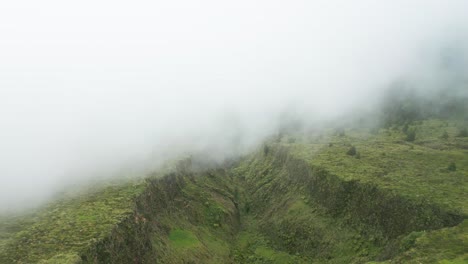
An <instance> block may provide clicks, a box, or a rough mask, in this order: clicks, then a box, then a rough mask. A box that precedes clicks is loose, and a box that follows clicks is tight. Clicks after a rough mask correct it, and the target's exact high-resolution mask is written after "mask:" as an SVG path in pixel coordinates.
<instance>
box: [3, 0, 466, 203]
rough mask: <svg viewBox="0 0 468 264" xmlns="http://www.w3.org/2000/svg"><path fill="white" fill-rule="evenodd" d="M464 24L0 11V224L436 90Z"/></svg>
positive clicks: (155, 9)
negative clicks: (165, 164)
mask: <svg viewBox="0 0 468 264" xmlns="http://www.w3.org/2000/svg"><path fill="white" fill-rule="evenodd" d="M166 2H167V3H166ZM466 10H468V2H466V1H455V0H453V1H447V0H445V1H442V0H440V1H422V0H420V1H417V0H414V1H403V0H398V1H385V2H384V1H370V0H369V1H243V0H241V1H188V0H183V1H182V0H178V1H165V2H164V1H134V2H129V1H86V0H85V1H78V2H74V3H69V2H64V1H50V0H46V1H10V2H8V3H2V4H0V210H4V209H7V208H15V207H17V206H24V205H27V204H33V203H35V202H37V201H40V200H42V199H45V198H46V197H48V196H49V195H51V194H52V193H53V192H54V191H56V190H57V189H59V188H60V187H61V186H63V185H64V184H70V183H75V182H76V183H77V182H82V181H84V180H87V179H89V178H92V177H95V176H96V175H98V174H112V173H114V172H115V171H116V170H119V169H120V168H123V167H132V166H137V165H136V164H138V166H141V165H142V164H154V163H158V162H161V161H163V160H165V159H168V158H173V157H176V156H177V155H180V154H181V153H187V152H199V151H205V150H207V152H209V153H211V155H212V156H213V158H222V157H224V156H229V155H231V154H233V153H239V152H242V151H245V150H247V149H248V148H249V147H251V146H254V145H255V144H257V143H259V142H260V141H261V140H262V139H264V138H265V137H266V136H268V135H269V134H271V133H274V132H275V131H276V129H277V127H278V120H279V116H281V115H282V114H283V113H284V112H285V111H297V112H299V113H302V114H301V116H302V117H303V119H304V121H312V120H317V119H327V118H332V117H334V116H336V115H339V114H342V113H345V112H346V111H348V110H349V109H351V108H353V107H356V106H359V107H366V106H368V105H372V104H373V103H375V100H374V99H373V98H378V96H379V95H380V94H381V91H382V87H385V86H386V85H387V84H388V83H390V82H392V81H393V80H395V79H397V78H401V77H402V76H420V77H421V78H423V79H425V80H430V76H433V75H432V74H428V73H431V72H432V71H433V68H432V67H433V66H431V65H434V62H435V61H437V60H438V59H437V58H439V56H440V50H443V48H444V47H448V46H451V45H452V46H453V45H455V46H457V50H458V49H460V50H464V48H463V47H464V46H463V45H460V43H466V36H467V33H468V31H467V27H466V25H468V21H467V20H468V17H467V16H466ZM457 43H458V44H457ZM465 54H466V53H465ZM463 58H466V56H465V57H463ZM464 63H466V61H464V62H463V64H462V66H465V65H466V64H464ZM460 68H463V67H461V66H459V67H458V68H457V69H458V70H460ZM463 69H464V68H463ZM462 71H463V70H462ZM428 82H429V81H428Z"/></svg>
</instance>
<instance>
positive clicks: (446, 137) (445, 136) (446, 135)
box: [440, 131, 449, 139]
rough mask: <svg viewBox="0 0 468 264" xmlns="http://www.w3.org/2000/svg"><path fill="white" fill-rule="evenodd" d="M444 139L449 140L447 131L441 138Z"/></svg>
mask: <svg viewBox="0 0 468 264" xmlns="http://www.w3.org/2000/svg"><path fill="white" fill-rule="evenodd" d="M440 137H441V138H442V139H448V138H449V135H448V133H447V131H444V133H442V136H440Z"/></svg>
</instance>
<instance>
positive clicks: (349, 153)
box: [346, 146, 357, 156]
mask: <svg viewBox="0 0 468 264" xmlns="http://www.w3.org/2000/svg"><path fill="white" fill-rule="evenodd" d="M346 154H348V155H350V156H354V155H356V154H357V151H356V147H355V146H352V147H351V148H350V149H349V150H348V152H346Z"/></svg>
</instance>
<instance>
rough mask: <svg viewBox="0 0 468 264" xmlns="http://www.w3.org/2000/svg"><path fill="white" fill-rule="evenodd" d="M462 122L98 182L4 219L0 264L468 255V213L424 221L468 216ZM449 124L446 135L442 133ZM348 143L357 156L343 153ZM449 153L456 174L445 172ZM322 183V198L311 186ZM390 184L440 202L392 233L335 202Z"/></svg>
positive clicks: (324, 138)
mask: <svg viewBox="0 0 468 264" xmlns="http://www.w3.org/2000/svg"><path fill="white" fill-rule="evenodd" d="M459 126H460V124H457V123H451V122H446V121H438V120H429V121H425V122H422V123H418V124H415V125H413V126H412V127H411V126H410V128H411V129H416V141H415V142H412V143H409V142H405V141H404V138H405V135H404V134H403V133H402V132H401V127H398V128H394V129H390V130H381V131H379V132H378V133H373V134H372V133H369V132H368V131H366V130H357V129H356V130H346V131H345V132H346V133H345V134H346V136H333V135H332V134H333V131H330V132H326V133H323V134H322V135H321V136H311V135H308V136H307V137H305V138H302V139H297V140H296V142H295V143H292V141H293V140H287V139H285V140H283V141H284V143H279V144H278V143H275V144H273V145H272V147H271V150H270V152H271V153H273V152H275V154H274V155H273V154H268V155H265V154H264V150H263V149H262V150H260V151H259V152H257V153H255V154H252V155H251V156H250V157H247V158H245V159H244V160H243V161H242V162H241V163H240V164H239V165H238V166H237V167H236V168H234V169H233V170H232V173H231V172H226V171H223V170H214V171H208V172H205V173H197V174H195V175H194V174H193V173H191V172H184V173H179V174H173V175H171V176H170V177H167V178H165V179H149V180H146V181H138V182H127V183H122V184H115V185H109V186H107V187H102V188H100V189H96V190H93V191H90V192H89V193H88V194H87V195H77V196H73V197H70V198H66V199H62V200H60V201H57V202H55V203H52V204H50V205H48V206H47V207H45V208H42V209H40V210H38V211H37V212H34V213H31V214H29V215H27V216H21V217H19V216H18V217H12V216H10V217H8V218H6V219H1V221H0V263H15V262H19V263H37V262H41V263H79V259H80V256H81V257H83V258H84V259H85V261H84V262H94V261H98V262H99V263H112V262H113V263H130V262H142V261H147V262H154V261H156V260H158V261H160V262H161V263H184V262H187V261H192V262H193V263H229V262H235V263H313V262H316V263H325V262H329V263H352V262H354V263H362V262H365V261H371V260H375V259H379V258H380V257H382V256H384V255H386V256H387V257H388V256H391V257H393V260H387V262H395V263H464V262H467V261H468V256H467V254H466V250H465V249H466V248H468V245H467V241H468V237H467V236H468V235H467V234H468V233H467V230H466V228H467V220H465V221H464V222H463V223H462V224H459V225H458V226H455V227H447V228H443V229H439V230H432V231H431V230H425V229H424V226H428V227H429V226H431V221H436V220H437V219H438V218H437V217H435V216H434V218H433V219H431V217H432V213H434V212H435V213H437V212H438V211H437V210H439V209H437V208H442V209H440V210H442V211H444V210H446V211H451V212H452V211H453V212H457V213H458V214H463V215H465V217H466V215H467V214H468V209H467V202H466V201H467V200H468V199H467V198H468V197H467V193H468V189H467V188H468V179H467V177H468V174H467V172H468V154H467V152H468V140H467V139H466V138H457V137H455V135H456V133H457V131H458V129H459ZM444 131H447V133H448V134H449V138H448V139H441V138H440V136H441V135H442V134H443V132H444ZM286 142H290V143H286ZM330 143H331V144H330ZM351 145H353V146H355V147H356V149H357V151H358V153H359V156H360V158H359V159H358V158H356V156H350V155H347V154H346V152H347V151H348V150H349V148H350V146H351ZM273 149H276V150H275V151H274V150H273ZM278 149H286V150H287V153H286V154H285V153H282V152H281V151H277V150H278ZM452 162H454V163H455V164H456V168H457V169H456V170H455V171H450V170H448V166H449V164H450V163H452ZM325 172H326V173H325ZM299 176H300V177H299ZM320 181H322V182H320ZM347 183H351V184H347ZM320 184H321V185H320ZM366 184H368V185H366ZM317 185H320V186H321V188H322V189H323V190H320V191H322V193H323V194H324V195H325V196H320V195H319V196H317V195H315V193H317V192H316V191H314V190H312V189H313V188H314V187H315V186H317ZM363 186H364V187H363ZM369 186H376V188H377V189H376V190H374V189H372V188H371V189H369V188H368V187H369ZM311 188H312V189H311ZM311 190H312V191H311ZM369 190H370V191H369ZM382 190H383V191H384V192H388V193H391V194H394V196H395V197H396V198H397V199H396V200H395V199H394V200H392V199H393V198H392V197H393V196H389V197H390V198H389V199H390V200H388V201H391V202H395V205H396V206H397V207H396V208H399V207H398V206H400V207H401V206H406V205H408V206H409V208H410V210H411V208H413V207H414V206H415V205H416V206H417V205H419V204H418V203H417V202H416V203H415V204H414V205H412V204H411V202H412V201H421V200H423V201H425V204H435V205H437V208H436V211H431V210H429V211H427V212H426V211H424V212H414V213H415V215H416V216H415V218H414V219H413V218H409V219H410V220H411V221H413V220H415V221H416V220H418V219H419V218H421V217H429V218H428V219H427V220H425V221H423V222H422V224H421V225H416V224H414V223H413V224H414V226H416V227H418V228H419V229H418V230H415V231H414V232H410V231H411V230H410V231H402V233H401V232H400V233H398V232H396V235H397V236H396V237H392V236H388V237H390V238H385V237H386V235H388V232H389V231H388V230H383V231H382V230H381V227H380V226H378V225H377V226H373V222H372V221H370V222H365V223H363V224H360V222H359V221H360V220H359V221H358V220H354V219H351V218H352V216H353V215H352V214H347V213H346V210H345V209H343V208H342V207H343V206H351V205H352V204H350V203H351V202H350V203H348V204H346V203H343V201H341V202H340V201H339V200H340V199H341V197H342V196H341V195H342V193H345V192H347V191H349V192H351V193H350V194H351V195H353V193H352V191H354V192H355V193H354V194H358V193H361V191H363V192H365V194H366V195H367V194H369V195H374V196H372V197H377V198H378V197H380V195H381V194H382V193H380V191H382ZM368 191H369V192H368ZM367 192H368V193H367ZM327 193H332V194H337V196H336V197H331V196H327V195H326V194H327ZM343 197H347V196H343ZM401 197H403V198H404V199H403V200H402V199H400V198H401ZM348 198H351V199H352V196H348V197H347V198H346V199H348ZM387 198H388V197H387ZM341 200H343V199H341ZM345 202H346V201H345ZM372 202H373V200H372V199H367V200H366V199H364V200H362V203H365V204H366V203H372ZM381 202H382V204H384V205H386V202H387V200H382V201H381ZM343 204H344V205H343ZM377 206H378V205H377ZM411 206H413V207H411ZM334 207H337V208H339V210H337V211H336V212H335V211H334V209H335V208H334ZM350 208H354V207H350ZM369 208H371V209H372V206H371V207H369ZM360 209H362V212H361V213H363V214H364V216H368V215H366V214H369V213H371V214H372V210H371V211H366V210H365V208H360ZM390 209H392V208H390ZM340 210H341V211H340ZM343 212H345V213H343ZM418 214H419V215H418ZM389 217H395V218H398V216H392V215H389ZM418 217H419V218H418ZM440 217H445V215H444V214H443V213H441V214H440ZM378 220H379V221H384V222H386V221H387V219H383V220H382V219H378ZM387 222H388V221H387ZM416 222H417V221H416ZM356 223H357V224H356ZM379 223H380V222H379ZM420 229H421V230H420ZM365 230H368V232H365ZM374 231H375V232H381V233H382V234H383V235H382V236H383V237H384V238H383V239H382V238H378V236H377V235H376V236H375V237H374V236H373V235H372V232H374ZM391 231H392V232H393V230H391ZM397 231H398V230H397ZM369 233H371V234H369ZM392 234H393V233H392ZM379 239H380V240H379ZM386 251H389V252H391V253H386ZM383 258H385V257H383Z"/></svg>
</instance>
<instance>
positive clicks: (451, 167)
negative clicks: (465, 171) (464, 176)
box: [447, 162, 457, 171]
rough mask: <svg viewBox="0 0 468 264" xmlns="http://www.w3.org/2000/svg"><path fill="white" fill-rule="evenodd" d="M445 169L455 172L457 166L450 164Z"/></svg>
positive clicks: (453, 163)
mask: <svg viewBox="0 0 468 264" xmlns="http://www.w3.org/2000/svg"><path fill="white" fill-rule="evenodd" d="M447 169H448V170H449V171H456V170H457V165H455V162H452V163H450V164H449V165H448V167H447Z"/></svg>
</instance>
